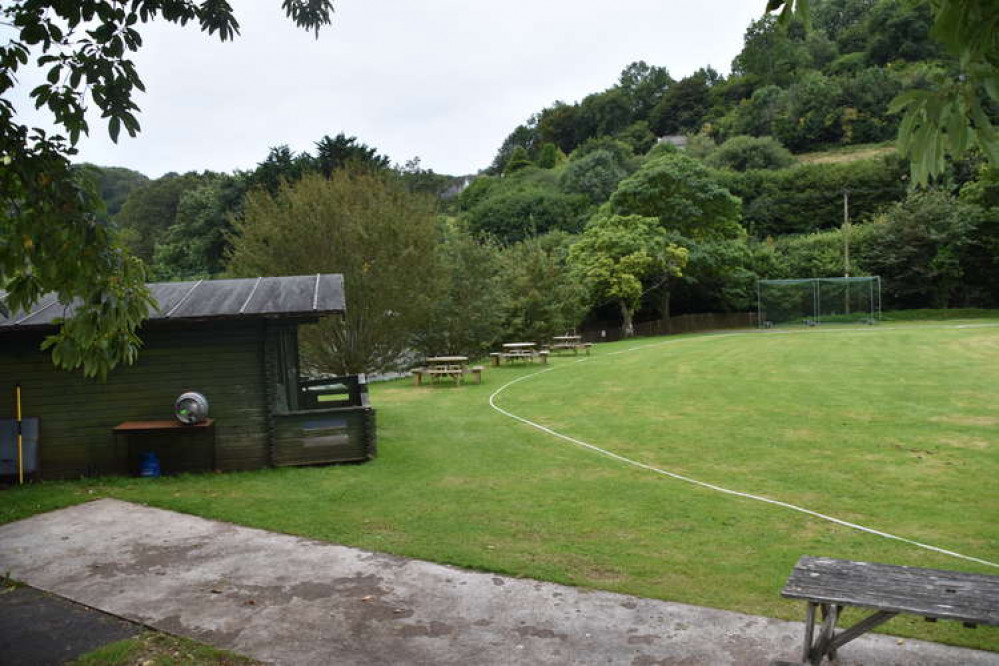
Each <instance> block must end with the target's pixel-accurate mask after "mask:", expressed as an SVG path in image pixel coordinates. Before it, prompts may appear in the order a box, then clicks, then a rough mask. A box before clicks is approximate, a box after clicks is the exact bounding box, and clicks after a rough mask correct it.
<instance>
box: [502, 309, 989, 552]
mask: <svg viewBox="0 0 999 666" xmlns="http://www.w3.org/2000/svg"><path fill="white" fill-rule="evenodd" d="M988 325H989V324H985V326H988ZM993 325H994V324H993ZM906 328H908V327H895V328H889V329H887V330H904V329H906ZM934 328H936V327H934ZM945 328H968V326H945ZM843 330H856V331H867V330H870V329H867V328H863V329H838V331H843ZM882 330H886V329H882ZM787 332H788V333H792V331H787ZM793 332H794V333H814V332H818V331H793ZM823 332H830V333H831V332H834V331H833V330H828V329H827V330H825V331H823ZM742 335H769V333H767V332H754V331H745V332H740V333H721V334H708V335H702V336H697V337H694V338H680V339H673V340H666V341H664V342H658V343H652V344H647V345H637V346H635V347H629V348H627V349H621V350H618V351H615V352H610V353H608V354H604V355H603V356H605V357H609V356H617V355H619V354H626V353H628V352H633V351H641V350H643V349H652V348H654V347H661V346H663V345H667V344H677V343H680V342H693V341H695V340H716V339H718V338H727V337H733V336H742ZM598 358H599V357H598ZM588 360H590V359H588V358H584V359H579V360H578V361H576V362H575V363H573V364H572V365H576V364H578V363H582V362H584V361H588ZM572 365H568V366H562V367H572ZM557 368H558V366H555V367H549V368H546V369H544V370H539V371H538V372H532V373H531V374H529V375H523V376H522V377H517V378H516V379H513V380H511V381H509V382H507V383H506V384H503V386H500V387H499V388H498V389H496V390H495V391H493V393H492V395H490V396H489V406H490V407H492V408H493V409H494V410H496V411H497V412H499V413H500V414H503V415H504V416H506V417H508V418H511V419H514V420H515V421H519V422H520V423H523V424H524V425H528V426H531V427H532V428H536V429H537V430H540V431H541V432H544V433H547V434H549V435H552V436H553V437H558V438H559V439H563V440H565V441H567V442H569V443H571V444H575V445H576V446H580V447H582V448H584V449H588V450H590V451H593V452H594V453H598V454H600V455H603V456H606V457H608V458H611V459H613V460H617V461H618V462H622V463H624V464H626V465H631V466H632V467H637V468H639V469H644V470H647V471H649V472H653V473H655V474H660V475H662V476H668V477H670V478H671V479H676V480H678V481H684V482H686V483H690V484H693V485H695V486H700V487H702V488H708V489H710V490H714V491H717V492H720V493H724V494H726V495H734V496H736V497H742V498H745V499H750V500H756V501H757V502H764V503H766V504H772V505H774V506H779V507H783V508H785V509H791V510H792V511H797V512H799V513H804V514H806V515H809V516H812V517H813V518H819V519H820V520H825V521H828V522H830V523H835V524H836V525H840V526H842V527H847V528H850V529H853V530H858V531H860V532H866V533H867V534H873V535H875V536H879V537H883V538H885V539H892V540H894V541H901V542H902V543H906V544H909V545H910V546H916V547H917V548H923V549H925V550H930V551H933V552H935V553H940V554H942V555H949V556H950V557H956V558H959V559H962V560H967V561H968V562H975V563H977V564H984V565H986V566H990V567H996V568H999V563H996V562H990V561H989V560H984V559H981V558H978V557H972V556H971V555H964V554H962V553H958V552H955V551H953V550H947V549H945V548H939V547H937V546H932V545H930V544H926V543H922V542H920V541H915V540H913V539H907V538H905V537H901V536H898V535H896V534H891V533H889V532H882V531H881V530H876V529H874V528H871V527H865V526H864V525H858V524H857V523H851V522H849V521H847V520H842V519H840V518H836V517H834V516H830V515H827V514H824V513H820V512H818V511H813V510H811V509H806V508H804V507H801V506H798V505H796V504H790V503H788V502H782V501H780V500H776V499H772V498H770V497H764V496H762V495H754V494H752V493H744V492H740V491H738V490H732V489H730V488H725V487H723V486H717V485H715V484H713V483H707V482H705V481H698V480H697V479H694V478H691V477H689V476H684V475H682V474H677V473H676V472H670V471H668V470H665V469H662V468H659V467H654V466H652V465H647V464H645V463H643V462H639V461H637V460H633V459H631V458H627V457H625V456H622V455H620V454H617V453H614V452H613V451H608V450H607V449H602V448H600V447H599V446H596V445H594V444H590V443H589V442H584V441H583V440H581V439H576V438H575V437H570V436H569V435H564V434H562V433H560V432H558V431H557V430H554V429H552V428H549V427H547V426H543V425H541V424H540V423H535V422H534V421H531V420H530V419H526V418H524V417H523V416H518V415H517V414H514V413H513V412H510V411H507V410H505V409H503V408H502V407H500V406H499V405H497V404H496V396H498V395H499V394H500V393H502V392H503V391H505V390H506V389H507V388H509V387H511V386H513V385H514V384H517V383H519V382H522V381H524V380H527V379H531V378H533V377H537V376H539V375H543V374H545V373H546V372H552V371H553V370H556V369H557Z"/></svg>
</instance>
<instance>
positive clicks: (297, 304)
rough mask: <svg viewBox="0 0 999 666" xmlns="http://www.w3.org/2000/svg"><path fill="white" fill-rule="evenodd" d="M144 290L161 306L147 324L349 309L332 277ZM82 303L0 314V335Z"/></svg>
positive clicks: (41, 304)
mask: <svg viewBox="0 0 999 666" xmlns="http://www.w3.org/2000/svg"><path fill="white" fill-rule="evenodd" d="M146 286H148V287H149V290H150V292H152V295H153V298H154V299H155V301H156V303H157V304H158V307H157V308H155V309H154V310H153V311H152V312H150V313H149V321H175V320H198V319H237V318H247V317H317V316H320V315H328V314H342V313H343V312H344V308H345V304H344V296H343V276H342V275H339V274H334V273H326V274H316V275H295V276H290V277H259V278H240V279H235V280H198V281H193V280H192V281H189V282H154V283H152V284H149V285H146ZM0 295H2V294H0ZM78 304H79V301H75V302H73V303H70V304H68V305H67V304H63V303H60V302H59V298H58V296H57V295H56V294H46V295H45V296H44V297H42V299H41V300H40V301H38V303H36V304H35V306H34V307H33V308H32V309H31V311H30V312H14V313H11V315H10V316H9V317H4V316H3V315H2V314H0V331H12V330H20V329H25V328H34V327H37V326H51V325H52V324H53V322H54V321H55V320H56V319H57V318H60V317H70V316H72V315H73V312H74V311H75V310H76V306H77V305H78Z"/></svg>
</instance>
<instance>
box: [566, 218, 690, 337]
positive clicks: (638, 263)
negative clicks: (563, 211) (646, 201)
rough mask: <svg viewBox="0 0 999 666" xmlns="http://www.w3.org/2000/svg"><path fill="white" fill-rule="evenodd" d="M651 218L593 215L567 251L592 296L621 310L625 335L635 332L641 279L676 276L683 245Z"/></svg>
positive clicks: (682, 258)
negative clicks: (673, 239)
mask: <svg viewBox="0 0 999 666" xmlns="http://www.w3.org/2000/svg"><path fill="white" fill-rule="evenodd" d="M666 237H667V235H666V232H665V231H664V230H663V229H662V227H661V226H660V225H659V220H658V219H656V218H654V217H642V216H641V215H627V216H621V215H613V214H602V213H600V214H597V215H596V216H594V217H593V219H592V220H590V222H589V223H588V224H587V225H586V229H585V230H584V231H583V234H582V235H581V236H580V238H579V241H578V242H577V243H575V244H574V245H573V246H572V247H571V248H570V250H569V264H570V265H572V266H573V269H574V271H575V272H576V274H577V275H578V277H579V280H580V281H581V282H582V283H583V284H585V285H586V286H587V288H588V289H589V291H590V295H591V298H593V299H594V300H598V301H599V300H604V299H606V300H609V301H612V302H615V303H617V305H618V307H619V308H620V310H621V319H622V321H623V328H624V335H625V337H631V336H632V335H634V333H635V328H634V325H633V323H632V319H633V316H634V312H635V308H636V307H637V306H638V303H639V301H640V300H641V298H642V281H643V280H644V279H646V278H650V277H654V276H670V275H679V274H680V273H681V271H682V269H683V266H684V264H685V263H686V261H687V250H685V249H684V248H681V247H678V246H677V245H675V244H673V243H669V242H667V240H666Z"/></svg>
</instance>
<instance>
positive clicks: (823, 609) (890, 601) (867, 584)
mask: <svg viewBox="0 0 999 666" xmlns="http://www.w3.org/2000/svg"><path fill="white" fill-rule="evenodd" d="M781 596H783V597H786V598H788V599H801V600H803V601H805V603H806V606H805V641H804V648H803V650H802V655H801V657H802V663H805V664H812V666H818V664H820V663H821V662H822V660H823V659H825V658H828V659H830V660H833V659H835V658H836V651H837V650H838V649H839V648H841V647H843V646H844V645H846V644H847V643H849V642H850V641H852V640H853V639H855V638H857V637H858V636H860V635H862V634H864V633H866V632H868V631H870V630H872V629H874V628H875V627H877V626H879V625H881V624H883V623H885V622H887V621H888V620H890V619H891V618H893V617H895V616H896V615H898V614H899V613H908V614H911V615H922V616H923V617H925V618H926V619H927V621H929V622H936V621H937V620H955V621H957V622H963V623H964V625H965V626H966V627H975V626H977V625H979V624H984V625H992V626H999V576H990V575H986V574H972V573H963V572H959V571H944V570H941V569H919V568H916V567H904V566H896V565H892V564H876V563H871V562H852V561H850V560H838V559H834V558H831V557H808V556H804V557H802V558H801V559H800V560H798V563H797V564H796V565H795V567H794V570H793V571H792V572H791V576H790V577H789V578H788V579H787V583H786V584H785V585H784V589H783V590H781ZM846 606H853V607H856V608H863V609H867V610H872V611H874V612H873V613H872V614H871V615H869V616H867V617H866V618H864V619H863V620H860V621H859V622H857V623H856V624H855V625H853V626H852V627H850V628H848V629H845V630H843V631H841V632H839V633H836V622H837V620H838V619H839V617H840V614H841V613H842V611H843V608H844V607H846ZM816 610H819V611H820V613H821V616H822V626H821V628H820V629H819V633H818V636H817V637H815V635H814V634H815V611H816ZM813 638H814V640H813ZM776 663H786V662H776Z"/></svg>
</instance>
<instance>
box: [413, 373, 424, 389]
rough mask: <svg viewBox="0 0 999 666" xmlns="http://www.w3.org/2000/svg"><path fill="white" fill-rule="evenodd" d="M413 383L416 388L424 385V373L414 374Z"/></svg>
mask: <svg viewBox="0 0 999 666" xmlns="http://www.w3.org/2000/svg"><path fill="white" fill-rule="evenodd" d="M413 383H414V384H415V385H416V386H420V385H421V384H423V373H422V372H414V373H413Z"/></svg>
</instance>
